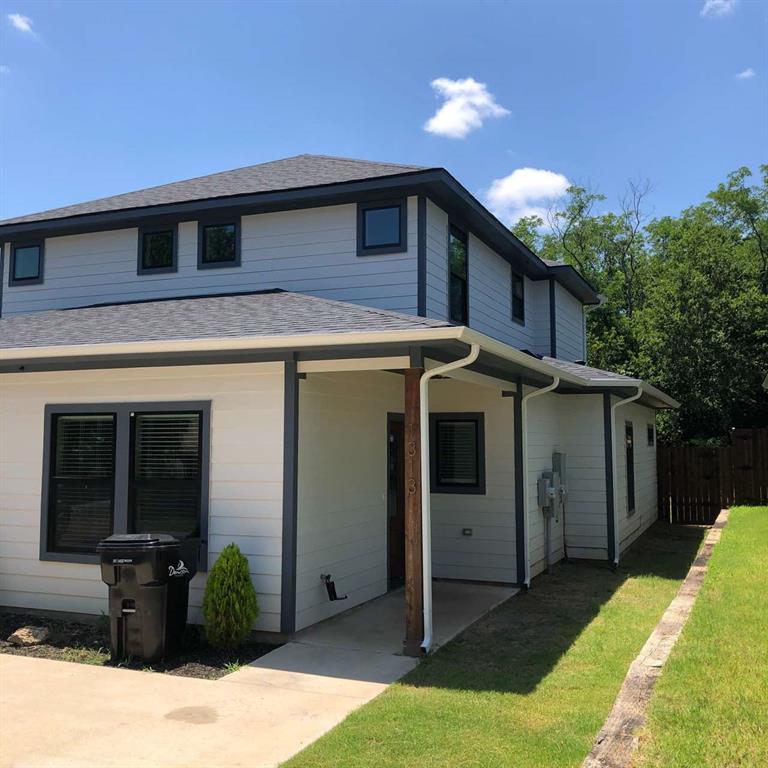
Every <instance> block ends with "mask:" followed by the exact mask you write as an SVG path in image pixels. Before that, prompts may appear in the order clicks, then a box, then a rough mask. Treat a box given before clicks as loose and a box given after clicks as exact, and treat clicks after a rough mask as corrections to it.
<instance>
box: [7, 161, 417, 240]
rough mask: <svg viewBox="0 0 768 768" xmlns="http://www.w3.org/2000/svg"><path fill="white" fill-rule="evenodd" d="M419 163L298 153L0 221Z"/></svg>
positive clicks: (328, 180)
mask: <svg viewBox="0 0 768 768" xmlns="http://www.w3.org/2000/svg"><path fill="white" fill-rule="evenodd" d="M423 170H425V168H424V167H423V166H418V165H399V164H397V163H377V162H373V161H370V160H352V159H350V158H346V157H328V156H326V155H297V156H296V157H287V158H284V159H283V160H272V161H271V162H268V163H260V164H258V165H249V166H247V167H245V168H236V169H235V170H232V171H224V172H222V173H212V174H210V175H209V176H199V177H198V178H195V179H187V180H185V181H175V182H173V183H171V184H163V185H161V186H159V187H148V188H147V189H140V190H138V191H136V192H127V193H125V194H122V195H113V196H112V197H102V198H100V199H98V200H91V201H89V202H87V203H78V204H77V205H67V206H65V207H63V208H53V209H52V210H49V211H42V212H40V213H31V214H28V215H26V216H17V217H16V218H12V219H5V220H3V221H0V226H2V225H5V224H22V223H26V222H31V221H45V220H48V219H62V218H65V217H67V216H80V215H83V214H87V213H103V212H106V211H120V210H124V209H126V208H143V207H146V206H151V205H166V204H169V203H184V202H189V201H191V200H207V199H210V198H214V197H229V196H232V195H247V194H254V193H257V192H275V191H278V190H285V189H297V188H300V187H314V186H320V185H323V184H337V183H339V182H344V181H359V180H362V179H375V178H378V177H381V176H393V175H396V174H401V173H412V172H415V171H423Z"/></svg>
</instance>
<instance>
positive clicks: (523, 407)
mask: <svg viewBox="0 0 768 768" xmlns="http://www.w3.org/2000/svg"><path fill="white" fill-rule="evenodd" d="M559 384H560V377H559V376H555V377H554V378H553V379H552V383H551V384H550V385H549V386H546V387H542V388H541V389H534V390H533V391H532V392H529V393H528V394H527V395H523V399H522V400H521V401H520V414H521V417H522V418H521V420H522V422H523V423H522V432H523V535H524V536H525V586H526V587H530V586H531V542H530V537H529V536H528V401H529V400H530V399H532V398H534V397H538V396H539V395H546V394H547V392H551V391H552V390H553V389H557V387H558V386H559ZM520 394H521V395H522V392H520Z"/></svg>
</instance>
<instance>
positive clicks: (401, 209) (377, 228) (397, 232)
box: [357, 200, 408, 256]
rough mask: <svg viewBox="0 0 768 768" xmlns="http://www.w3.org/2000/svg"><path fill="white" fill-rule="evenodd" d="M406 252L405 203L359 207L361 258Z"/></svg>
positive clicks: (358, 241)
mask: <svg viewBox="0 0 768 768" xmlns="http://www.w3.org/2000/svg"><path fill="white" fill-rule="evenodd" d="M407 248H408V244H407V242H406V204H405V200H398V201H394V202H393V201H388V202H375V203H361V204H360V205H358V207H357V255H358V256H376V255H378V254H384V253H401V252H402V251H405V250H407Z"/></svg>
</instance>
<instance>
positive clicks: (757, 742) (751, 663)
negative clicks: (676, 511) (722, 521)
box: [637, 507, 768, 768]
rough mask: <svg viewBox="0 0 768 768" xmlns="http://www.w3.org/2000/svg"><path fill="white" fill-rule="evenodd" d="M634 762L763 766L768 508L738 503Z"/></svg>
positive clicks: (767, 743) (668, 766) (670, 767)
mask: <svg viewBox="0 0 768 768" xmlns="http://www.w3.org/2000/svg"><path fill="white" fill-rule="evenodd" d="M637 765H638V766H641V767H642V768H657V767H658V768H662V767H663V768H689V766H696V768H709V767H710V766H711V768H734V767H735V766H739V767H740V768H747V766H749V768H752V767H753V766H754V768H757V767H758V766H768V507H737V508H735V509H733V510H732V511H731V516H730V520H729V522H728V525H727V526H726V528H725V530H724V531H723V537H722V540H721V541H720V543H719V544H718V545H717V547H715V551H714V553H713V555H712V559H711V560H710V564H709V571H708V573H707V577H706V579H705V581H704V585H703V586H702V588H701V592H700V593H699V597H698V600H697V601H696V605H695V606H694V608H693V613H692V614H691V617H690V619H689V620H688V623H687V624H686V626H685V629H684V630H683V633H682V635H681V637H680V640H679V641H678V643H677V645H676V646H675V649H674V650H673V652H672V655H671V656H670V659H669V661H668V663H667V666H666V668H665V669H664V672H663V674H662V676H661V678H660V680H659V682H658V683H657V685H656V690H655V691H654V695H653V698H652V699H651V707H650V712H649V719H648V723H647V726H646V729H645V731H644V732H643V737H642V740H641V747H640V753H639V756H638V759H637Z"/></svg>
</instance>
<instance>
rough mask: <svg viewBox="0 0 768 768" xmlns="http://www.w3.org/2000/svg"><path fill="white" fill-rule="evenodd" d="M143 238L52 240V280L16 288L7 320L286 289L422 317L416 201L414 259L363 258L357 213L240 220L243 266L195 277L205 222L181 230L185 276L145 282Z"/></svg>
mask: <svg viewBox="0 0 768 768" xmlns="http://www.w3.org/2000/svg"><path fill="white" fill-rule="evenodd" d="M137 249H138V230H137V229H136V228H131V229H121V230H111V231H107V232H93V233H88V234H82V235H68V236H66V237H52V238H48V239H47V240H46V242H45V268H44V276H45V280H44V282H43V283H42V284H40V285H29V286H12V287H7V286H8V269H9V265H10V259H8V258H6V259H5V264H6V267H5V274H4V276H3V285H4V286H6V287H5V288H4V292H3V308H2V310H3V316H9V315H13V314H18V313H21V312H34V311H39V310H44V309H57V308H62V307H73V306H85V305H88V304H96V303H105V302H121V301H133V300H141V299H153V298H164V297H169V296H188V295H196V294H206V293H224V292H230V291H246V290H264V289H268V288H284V289H286V290H291V291H298V292H301V293H307V294H310V295H313V296H320V297H323V298H331V299H338V300H342V301H350V302H353V303H356V304H365V305H367V306H372V307H379V308H382V309H390V310H396V311H400V312H407V313H411V314H416V310H417V307H416V299H417V296H416V293H417V291H416V282H417V280H416V253H417V214H416V198H415V197H412V198H409V200H408V251H407V253H403V254H388V255H384V256H364V257H358V256H357V207H356V205H354V204H350V205H337V206H328V207H324V208H310V209H304V210H298V211H282V212H277V213H262V214H255V215H251V216H243V217H242V265H241V266H240V267H232V268H223V269H204V270H198V268H197V222H196V221H187V222H182V223H181V224H179V243H178V272H176V273H171V274H160V275H137V274H136V259H137Z"/></svg>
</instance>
